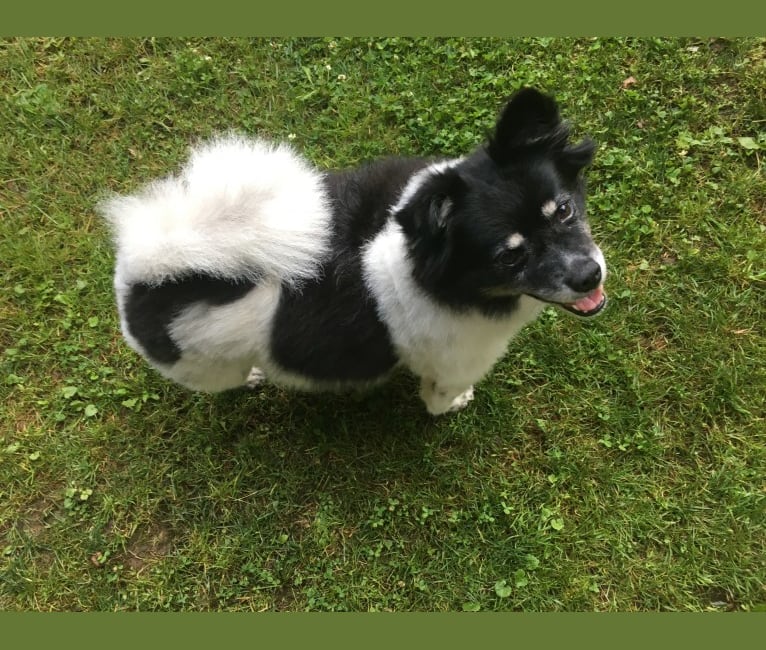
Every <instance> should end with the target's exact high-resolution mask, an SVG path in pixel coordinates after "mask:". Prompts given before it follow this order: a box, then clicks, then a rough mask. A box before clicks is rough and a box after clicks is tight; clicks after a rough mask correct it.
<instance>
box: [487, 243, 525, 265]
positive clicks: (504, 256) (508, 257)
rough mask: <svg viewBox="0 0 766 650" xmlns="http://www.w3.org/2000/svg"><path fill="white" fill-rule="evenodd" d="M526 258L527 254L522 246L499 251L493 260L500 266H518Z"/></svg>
mask: <svg viewBox="0 0 766 650" xmlns="http://www.w3.org/2000/svg"><path fill="white" fill-rule="evenodd" d="M526 257H527V253H526V251H525V250H524V247H523V246H518V247H516V248H506V249H504V250H502V251H500V252H499V253H498V254H497V257H496V258H495V259H496V260H497V263H498V264H500V265H502V266H518V265H519V264H521V263H522V262H523V261H524V260H525V259H526Z"/></svg>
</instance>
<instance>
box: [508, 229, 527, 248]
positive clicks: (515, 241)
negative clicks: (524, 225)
mask: <svg viewBox="0 0 766 650" xmlns="http://www.w3.org/2000/svg"><path fill="white" fill-rule="evenodd" d="M505 243H506V245H507V246H508V248H518V247H519V246H521V245H522V244H523V243H524V235H522V234H520V233H518V232H515V233H513V234H512V235H511V236H510V237H508V240H507V241H506V242H505Z"/></svg>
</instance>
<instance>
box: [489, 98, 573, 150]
mask: <svg viewBox="0 0 766 650" xmlns="http://www.w3.org/2000/svg"><path fill="white" fill-rule="evenodd" d="M562 127H563V125H562V123H561V118H560V116H559V109H558V106H557V104H556V102H555V100H554V99H553V98H552V97H549V96H548V95H545V94H543V93H541V92H540V91H539V90H536V89H535V88H522V89H521V90H519V91H517V92H516V93H515V94H514V95H513V96H512V97H511V98H510V100H509V101H508V103H507V104H506V106H505V108H504V109H503V111H502V113H501V114H500V118H499V119H498V120H497V124H496V125H495V130H494V133H492V135H491V136H490V138H489V144H488V147H487V150H488V152H489V155H490V157H491V158H492V159H493V160H494V161H495V162H496V163H497V164H499V165H503V164H505V163H507V162H510V161H511V160H512V159H513V158H515V157H517V156H518V154H519V153H521V152H522V151H523V150H525V149H528V148H529V147H530V146H534V145H535V144H538V143H540V142H542V141H546V140H550V138H551V137H552V136H556V135H558V134H559V133H560V132H561V130H562ZM564 136H566V134H564Z"/></svg>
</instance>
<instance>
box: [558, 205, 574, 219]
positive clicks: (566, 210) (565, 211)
mask: <svg viewBox="0 0 766 650" xmlns="http://www.w3.org/2000/svg"><path fill="white" fill-rule="evenodd" d="M573 216H574V206H573V205H572V202H571V201H562V202H561V203H559V204H558V205H557V206H556V218H557V219H558V220H559V221H560V222H561V223H566V222H567V221H569V220H570V219H571V218H572V217H573Z"/></svg>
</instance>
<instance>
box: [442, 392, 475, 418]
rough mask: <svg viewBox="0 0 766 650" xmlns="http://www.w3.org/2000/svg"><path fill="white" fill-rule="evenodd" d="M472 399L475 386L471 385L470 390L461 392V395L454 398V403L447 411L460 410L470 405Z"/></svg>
mask: <svg viewBox="0 0 766 650" xmlns="http://www.w3.org/2000/svg"><path fill="white" fill-rule="evenodd" d="M472 399H473V386H470V387H469V388H468V390H466V391H465V392H462V393H460V395H458V396H457V397H456V398H455V399H453V400H452V403H451V404H450V405H449V408H448V409H447V412H448V413H452V412H453V411H459V410H460V409H464V408H465V407H466V406H468V404H470V403H471V400H472Z"/></svg>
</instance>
